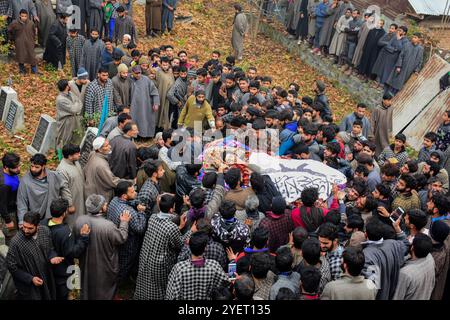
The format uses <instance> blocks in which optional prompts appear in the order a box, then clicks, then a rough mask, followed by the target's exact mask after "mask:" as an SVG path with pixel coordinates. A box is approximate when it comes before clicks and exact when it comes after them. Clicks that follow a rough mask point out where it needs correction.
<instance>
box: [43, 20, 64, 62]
mask: <svg viewBox="0 0 450 320" xmlns="http://www.w3.org/2000/svg"><path fill="white" fill-rule="evenodd" d="M66 38H67V29H66V26H64V25H63V24H62V23H61V22H60V21H59V20H56V21H55V22H53V24H52V25H51V26H50V30H49V31H48V39H47V45H46V48H45V52H44V57H43V58H44V60H45V61H47V62H48V63H51V64H52V65H53V67H55V68H58V61H61V64H62V65H64V64H65V63H66Z"/></svg>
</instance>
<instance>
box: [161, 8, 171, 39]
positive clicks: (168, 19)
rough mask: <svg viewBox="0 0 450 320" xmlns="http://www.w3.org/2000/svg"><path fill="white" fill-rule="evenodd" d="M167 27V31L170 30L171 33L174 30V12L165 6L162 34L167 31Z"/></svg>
mask: <svg viewBox="0 0 450 320" xmlns="http://www.w3.org/2000/svg"><path fill="white" fill-rule="evenodd" d="M166 26H167V30H169V32H170V31H171V30H172V28H173V11H170V10H169V9H167V8H166V7H165V6H163V10H162V23H161V32H162V33H164V31H166Z"/></svg>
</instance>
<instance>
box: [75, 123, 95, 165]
mask: <svg viewBox="0 0 450 320" xmlns="http://www.w3.org/2000/svg"><path fill="white" fill-rule="evenodd" d="M97 135H98V128H95V127H89V128H87V130H86V133H85V134H84V137H83V141H81V144H80V160H79V161H78V162H79V163H80V165H81V167H82V168H84V166H85V165H86V163H87V161H88V157H89V154H90V153H91V151H92V150H93V148H92V143H93V142H94V140H95V138H97Z"/></svg>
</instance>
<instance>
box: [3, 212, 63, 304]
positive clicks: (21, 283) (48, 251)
mask: <svg viewBox="0 0 450 320" xmlns="http://www.w3.org/2000/svg"><path fill="white" fill-rule="evenodd" d="M40 220H41V217H40V215H39V213H38V212H27V213H25V215H24V216H22V221H23V226H22V229H21V230H20V232H19V233H18V234H16V235H15V237H14V238H13V239H12V240H11V245H10V247H9V250H8V255H7V256H6V264H7V266H8V270H9V272H10V273H11V275H12V277H13V280H14V284H15V286H16V289H17V298H18V299H19V300H54V299H55V296H56V295H55V283H54V278H53V274H52V271H51V269H50V264H54V265H55V264H59V263H61V262H62V261H63V259H64V258H61V257H57V256H56V252H55V251H54V250H53V245H52V238H51V233H50V230H49V229H48V227H46V226H43V225H41V226H39V223H40ZM49 262H50V263H49Z"/></svg>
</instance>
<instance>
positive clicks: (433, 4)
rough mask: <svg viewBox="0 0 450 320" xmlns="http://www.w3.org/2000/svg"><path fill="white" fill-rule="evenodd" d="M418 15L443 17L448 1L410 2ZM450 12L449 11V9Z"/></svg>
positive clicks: (411, 0)
mask: <svg viewBox="0 0 450 320" xmlns="http://www.w3.org/2000/svg"><path fill="white" fill-rule="evenodd" d="M408 1H409V4H410V5H411V6H412V7H413V8H414V11H416V13H417V14H425V15H429V16H442V15H444V11H445V4H446V2H447V0H408ZM447 10H448V9H447Z"/></svg>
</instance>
